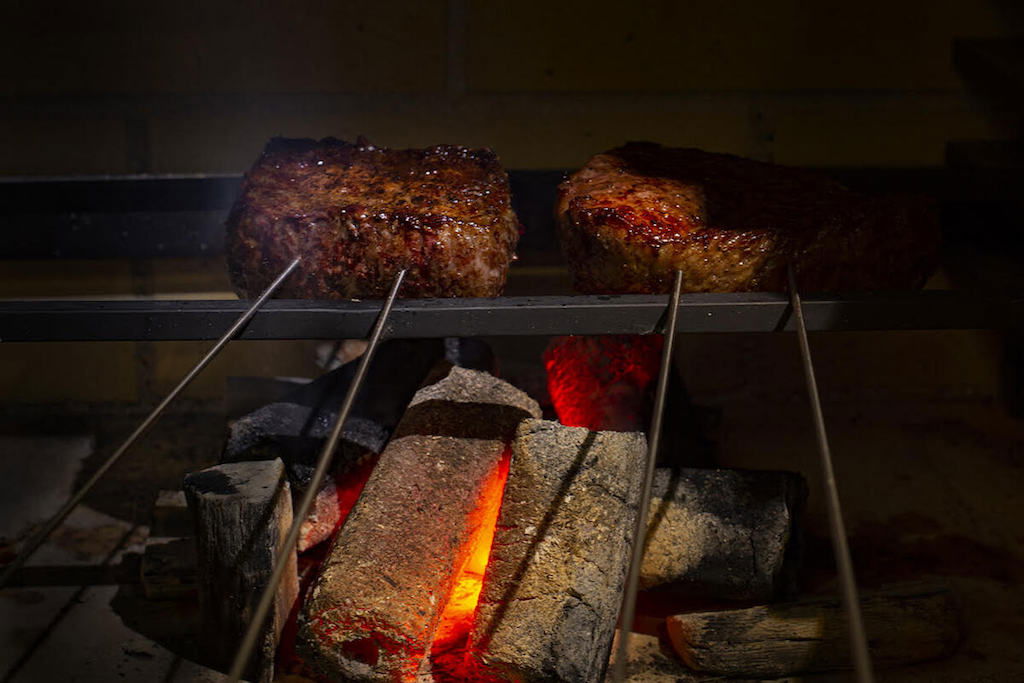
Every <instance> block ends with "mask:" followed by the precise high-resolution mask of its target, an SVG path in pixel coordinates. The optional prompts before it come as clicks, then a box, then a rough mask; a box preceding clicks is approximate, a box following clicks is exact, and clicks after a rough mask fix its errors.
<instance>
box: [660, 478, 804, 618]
mask: <svg viewBox="0 0 1024 683" xmlns="http://www.w3.org/2000/svg"><path fill="white" fill-rule="evenodd" d="M806 500H807V484H806V482H805V481H804V479H803V477H802V476H801V475H799V474H796V473H793V472H769V471H745V470H705V469H678V470H670V469H660V468H659V469H658V470H656V472H655V475H654V484H653V488H652V492H651V504H650V508H649V509H648V527H647V540H646V547H645V550H644V561H643V565H642V566H641V569H640V587H641V588H643V589H650V588H654V587H657V586H665V588H667V589H671V590H672V591H673V592H676V593H680V594H683V595H686V596H688V597H694V598H702V599H703V598H707V599H722V600H749V601H766V600H771V599H773V598H775V597H778V596H791V595H793V594H794V593H795V589H796V574H797V568H798V560H799V554H800V545H801V544H800V533H799V520H800V516H801V513H802V511H803V507H804V504H805V502H806Z"/></svg>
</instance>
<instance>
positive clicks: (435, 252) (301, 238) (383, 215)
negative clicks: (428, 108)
mask: <svg viewBox="0 0 1024 683" xmlns="http://www.w3.org/2000/svg"><path fill="white" fill-rule="evenodd" d="M518 237H519V224H518V221H517V220H516V218H515V214H514V213H513V211H512V207H511V195H510V190H509V182H508V176H507V174H506V173H505V171H504V170H503V169H502V167H501V164H500V163H499V161H498V158H497V156H496V155H495V154H494V153H493V152H492V151H491V150H488V149H470V148H466V147H459V146H455V145H438V146H436V147H428V148H425V149H406V150H393V149H388V148H385V147H377V146H375V145H372V144H370V143H369V142H368V141H367V140H366V139H364V138H360V139H359V140H358V141H357V142H355V143H351V142H346V141H344V140H338V139H336V138H324V139H322V140H312V139H293V138H274V139H272V140H270V141H269V142H268V143H267V145H266V147H265V148H264V150H263V153H262V154H261V155H260V157H259V158H258V159H257V161H256V163H255V164H254V165H253V167H252V168H251V169H250V170H249V172H248V173H247V174H246V176H245V180H244V182H243V184H242V190H241V194H240V196H239V198H238V200H237V201H236V202H235V205H234V206H233V208H232V210H231V212H230V214H229V217H228V221H227V255H228V267H229V273H230V275H231V279H232V283H233V284H234V286H235V288H236V289H237V290H238V291H239V293H240V294H243V295H250V296H251V295H254V294H256V293H257V292H259V291H261V290H262V289H263V288H264V287H265V286H266V285H267V284H268V283H269V282H270V281H271V280H272V279H273V277H274V276H275V275H276V273H278V272H280V270H281V269H282V268H284V266H285V265H287V263H288V262H289V261H291V259H293V258H295V257H297V256H301V257H303V263H302V264H301V266H300V267H299V269H298V270H297V272H296V274H295V275H294V276H293V277H292V278H290V279H289V281H288V282H287V283H286V284H285V285H284V286H283V287H282V289H281V290H279V293H278V296H281V297H286V298H288V297H294V298H325V299H338V298H352V297H362V296H382V295H383V294H384V293H386V292H387V289H388V287H389V286H390V283H391V280H392V279H393V278H394V276H395V274H397V272H398V271H399V270H400V269H402V268H407V269H408V271H409V272H408V274H407V276H406V280H405V284H404V286H403V289H402V296H405V297H416V296H420V297H429V296H442V297H450V296H484V297H489V296H497V295H498V294H500V293H501V290H502V289H503V287H504V283H505V278H506V275H507V272H508V266H509V263H510V262H511V260H512V256H513V253H514V251H515V246H516V243H517V241H518Z"/></svg>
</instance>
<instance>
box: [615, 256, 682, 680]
mask: <svg viewBox="0 0 1024 683" xmlns="http://www.w3.org/2000/svg"><path fill="white" fill-rule="evenodd" d="M682 290H683V273H682V271H679V270H677V271H676V280H675V284H674V285H673V287H672V298H671V302H670V303H669V309H668V323H667V328H668V329H666V331H665V344H664V346H663V348H662V350H661V369H660V371H659V373H658V388H657V390H656V392H655V394H654V415H653V416H652V417H651V431H650V434H648V435H647V466H646V468H645V470H644V481H643V488H641V489H640V508H639V509H638V510H637V515H636V523H635V524H634V526H633V554H632V557H631V559H630V561H629V574H628V575H627V576H626V588H625V590H624V591H623V594H622V609H621V610H620V611H619V614H620V618H619V648H618V651H617V652H616V653H615V669H614V671H613V672H612V680H613V681H616V682H618V683H621V682H622V681H624V680H625V677H626V659H627V655H628V653H629V637H630V633H631V632H632V630H633V619H634V618H635V617H636V592H637V588H638V587H639V584H640V565H641V564H642V563H643V558H644V546H645V545H646V537H647V508H648V507H649V506H650V503H651V484H652V482H653V481H654V463H655V460H656V459H657V457H658V444H659V443H660V441H661V423H662V419H663V418H664V414H665V396H666V394H667V393H668V382H669V373H670V372H671V368H672V351H673V349H674V348H675V343H676V323H677V321H678V319H679V299H680V296H681V294H682Z"/></svg>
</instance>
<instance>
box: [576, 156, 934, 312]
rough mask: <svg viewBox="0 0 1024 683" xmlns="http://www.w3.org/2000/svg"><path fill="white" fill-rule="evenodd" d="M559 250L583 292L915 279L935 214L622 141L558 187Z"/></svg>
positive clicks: (831, 185) (729, 160)
mask: <svg viewBox="0 0 1024 683" xmlns="http://www.w3.org/2000/svg"><path fill="white" fill-rule="evenodd" d="M557 213H558V223H559V232H560V237H561V241H562V246H563V248H564V250H565V252H566V255H567V257H568V259H569V263H570V266H571V269H572V272H573V277H574V281H575V286H576V288H577V289H579V290H581V291H583V292H589V293H630V292H632V293H645V292H646V293H656V292H667V291H668V290H669V288H670V286H671V283H672V281H673V278H674V275H673V273H674V271H675V270H677V269H679V270H682V272H683V288H684V291H687V292H735V291H755V290H764V291H782V290H784V289H785V288H786V287H785V283H786V266H787V264H788V263H789V262H792V263H793V265H794V267H795V269H796V273H797V280H798V282H799V284H800V288H801V289H802V290H804V291H824V290H830V291H840V290H868V289H899V288H907V287H919V286H921V285H922V284H923V283H924V280H925V279H926V278H927V276H928V274H929V273H930V272H931V271H932V270H933V269H934V267H935V263H936V259H937V247H938V222H937V219H936V216H935V213H934V211H933V210H932V207H931V206H930V204H928V203H926V202H922V201H920V200H910V199H897V198H881V197H870V196H866V195H861V194H857V193H854V192H851V191H850V190H848V189H846V188H845V187H843V186H842V185H840V184H839V183H836V182H834V181H832V180H830V179H828V178H824V177H822V176H819V175H816V174H814V173H811V172H807V171H802V170H799V169H795V168H788V167H785V166H777V165H774V164H766V163H761V162H757V161H751V160H748V159H741V158H739V157H734V156H729V155H725V154H712V153H709V152H704V151H701V150H697V149H673V148H666V147H661V146H660V145H656V144H651V143H630V144H627V145H625V146H623V147H619V148H617V149H613V150H611V151H609V152H605V153H604V154H598V155H597V156H595V157H593V158H592V159H591V160H590V161H589V162H588V163H587V164H586V166H584V167H583V168H582V169H581V170H579V171H578V172H576V173H575V174H573V175H572V176H571V177H570V178H569V179H568V180H566V181H565V182H564V183H563V184H562V185H561V187H560V188H559V199H558V205H557Z"/></svg>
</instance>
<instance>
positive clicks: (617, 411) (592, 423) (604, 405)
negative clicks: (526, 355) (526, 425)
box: [544, 334, 664, 432]
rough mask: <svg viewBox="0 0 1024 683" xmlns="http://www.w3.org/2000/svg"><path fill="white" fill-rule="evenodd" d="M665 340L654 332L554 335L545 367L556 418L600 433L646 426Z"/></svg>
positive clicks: (545, 355)
mask: <svg viewBox="0 0 1024 683" xmlns="http://www.w3.org/2000/svg"><path fill="white" fill-rule="evenodd" d="M663 344H664V340H663V338H662V336H661V335H655V334H651V335H630V334H622V335H605V336H598V337H584V336H580V337H556V338H554V339H552V340H551V344H550V345H549V346H548V348H547V350H546V351H545V352H544V368H545V369H546V370H547V376H548V393H549V394H550V395H551V403H552V405H553V406H554V408H555V413H556V414H557V415H558V421H559V422H561V423H562V424H564V425H567V426H569V427H586V428H588V429H593V430H598V431H601V430H610V431H621V432H633V431H640V430H643V429H646V427H647V423H648V421H649V412H650V401H651V389H652V384H653V382H654V378H655V377H656V376H657V374H658V368H659V366H660V364H661V348H662V346H663Z"/></svg>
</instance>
